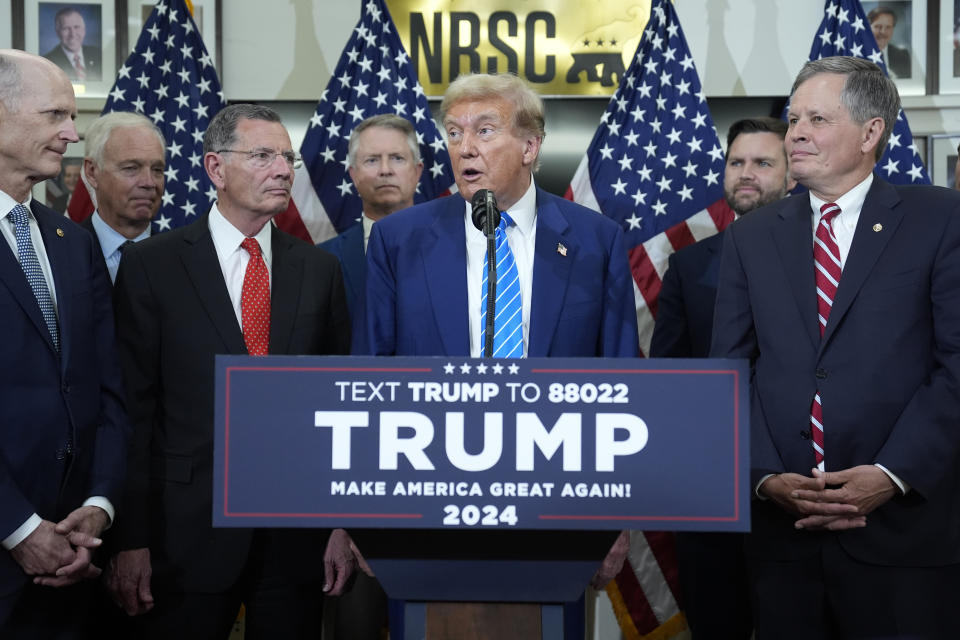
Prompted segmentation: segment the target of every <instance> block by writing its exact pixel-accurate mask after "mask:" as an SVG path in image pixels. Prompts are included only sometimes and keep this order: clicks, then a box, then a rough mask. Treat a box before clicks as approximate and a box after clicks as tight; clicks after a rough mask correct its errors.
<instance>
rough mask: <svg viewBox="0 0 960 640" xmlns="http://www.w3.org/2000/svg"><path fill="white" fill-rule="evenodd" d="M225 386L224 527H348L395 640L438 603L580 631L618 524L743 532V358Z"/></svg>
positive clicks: (381, 368)
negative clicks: (579, 610)
mask: <svg viewBox="0 0 960 640" xmlns="http://www.w3.org/2000/svg"><path fill="white" fill-rule="evenodd" d="M216 372H217V391H216V393H217V397H216V399H215V401H216V425H215V451H214V507H213V509H214V513H213V522H214V526H227V527H321V528H334V527H342V528H345V529H347V530H348V531H350V534H351V536H352V537H353V538H354V540H355V541H356V543H357V546H358V547H359V548H360V549H361V551H362V552H363V553H364V555H365V557H366V558H367V559H368V561H369V562H370V564H371V566H372V568H373V570H374V572H375V573H376V575H377V578H378V579H379V580H380V582H381V584H382V585H383V587H384V589H385V590H386V592H387V594H388V596H389V597H390V598H391V599H394V600H401V601H404V602H405V603H406V604H405V606H404V610H403V616H402V617H403V620H402V629H400V628H397V629H394V628H393V622H394V621H393V620H392V622H391V627H392V631H393V632H394V635H393V636H392V637H393V638H394V640H396V638H398V637H400V633H401V632H402V633H403V637H406V638H423V637H428V638H429V636H425V634H426V631H427V629H426V609H425V607H424V605H423V604H422V603H426V602H488V603H489V602H498V603H503V602H516V603H537V604H540V605H541V616H540V622H541V624H540V628H541V637H544V638H563V637H569V635H567V636H565V635H564V632H563V628H564V613H563V603H570V602H575V601H577V600H578V599H579V598H580V597H581V595H582V593H583V592H584V589H585V587H586V586H587V584H588V583H589V580H590V578H591V577H592V576H593V574H594V572H595V571H596V570H597V568H598V567H599V566H600V563H601V561H602V560H603V558H604V557H605V556H606V554H607V552H608V550H609V549H610V547H611V545H612V544H613V542H614V540H615V539H616V537H617V535H618V532H619V531H620V530H623V529H646V530H657V529H659V530H674V531H694V530H701V531H747V530H748V529H749V486H748V485H749V472H748V469H749V460H748V451H749V447H748V442H749V438H748V413H749V412H748V410H747V409H748V407H749V402H748V381H749V376H748V369H747V364H746V362H745V361H739V360H676V361H672V360H640V359H637V360H632V359H522V360H516V361H494V362H493V363H492V364H491V361H490V360H472V359H469V358H467V359H462V358H460V359H450V358H424V357H420V358H372V357H332V356H331V357H324V356H270V357H266V358H262V357H261V358H251V357H247V356H217V363H216ZM264 478H271V482H264V481H263V479H264ZM392 613H394V612H392ZM397 617H398V616H396V615H392V618H394V619H395V618H397ZM398 626H400V625H398Z"/></svg>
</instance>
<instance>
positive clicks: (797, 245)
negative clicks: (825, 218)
mask: <svg viewBox="0 0 960 640" xmlns="http://www.w3.org/2000/svg"><path fill="white" fill-rule="evenodd" d="M809 198H810V197H809V195H807V194H806V193H803V194H801V195H798V196H794V197H792V198H790V199H788V200H787V202H786V204H785V205H784V207H783V210H781V212H780V218H781V224H780V225H778V226H777V227H776V228H775V229H774V231H773V240H774V242H775V243H776V245H777V250H778V251H779V253H780V260H781V262H782V264H783V269H784V271H785V272H786V274H787V282H788V285H789V288H790V291H791V292H792V293H793V298H794V302H795V303H796V305H797V312H798V313H799V314H800V321H801V323H802V324H803V326H804V328H805V329H806V331H807V336H808V337H809V338H810V342H811V343H812V344H813V347H814V349H816V348H817V347H818V346H819V345H820V329H819V327H818V326H817V290H816V289H817V287H816V278H815V277H814V271H813V269H814V267H813V218H812V217H811V216H812V213H811V210H810V199H809Z"/></svg>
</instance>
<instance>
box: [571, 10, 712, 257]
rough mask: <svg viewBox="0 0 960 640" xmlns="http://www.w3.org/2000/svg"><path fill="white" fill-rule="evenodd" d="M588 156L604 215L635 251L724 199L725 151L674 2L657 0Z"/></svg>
mask: <svg viewBox="0 0 960 640" xmlns="http://www.w3.org/2000/svg"><path fill="white" fill-rule="evenodd" d="M587 155H588V157H589V162H590V181H591V183H592V185H593V191H594V193H595V194H596V197H597V201H598V202H599V204H600V210H601V211H603V213H604V215H606V216H608V217H611V218H613V219H614V220H617V221H618V222H620V223H621V225H622V226H623V227H624V229H625V230H626V232H627V238H628V243H629V245H630V246H635V245H637V244H640V243H642V242H644V241H646V240H648V239H650V238H652V237H654V236H656V235H657V234H659V233H661V232H663V231H666V230H667V229H669V228H670V227H672V226H674V225H676V224H677V223H680V222H682V221H684V220H686V219H687V218H689V217H690V216H692V215H694V214H696V213H698V212H699V211H702V210H703V209H705V208H706V207H707V205H710V204H712V203H714V202H716V201H717V200H719V199H721V198H723V169H724V155H723V149H722V148H721V147H720V141H719V139H718V138H717V132H716V129H715V128H714V125H713V120H712V119H711V117H710V111H709V110H708V108H707V105H706V97H705V96H704V94H703V90H702V88H701V86H700V79H699V77H698V76H697V71H696V69H695V67H694V64H693V58H692V57H691V55H690V49H689V48H688V47H687V41H686V39H685V38H684V37H683V32H682V31H681V29H680V23H679V20H678V19H677V14H676V12H675V11H674V9H673V5H672V4H671V3H670V2H664V1H662V0H655V1H654V3H653V6H652V7H651V11H650V20H649V22H648V23H647V28H646V30H644V32H643V37H642V38H641V40H640V45H639V47H637V52H636V55H635V56H634V59H633V61H632V62H631V64H630V67H629V69H627V72H626V74H625V76H624V78H623V81H622V82H621V83H620V86H619V87H618V88H617V92H616V93H615V94H614V95H613V98H612V99H611V100H610V103H609V104H608V105H607V109H606V111H605V112H604V114H603V116H602V117H601V125H600V127H599V128H598V129H597V132H596V134H595V135H594V137H593V141H592V142H591V143H590V148H589V150H588V151H587Z"/></svg>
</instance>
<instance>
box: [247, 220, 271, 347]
mask: <svg viewBox="0 0 960 640" xmlns="http://www.w3.org/2000/svg"><path fill="white" fill-rule="evenodd" d="M240 246H241V247H243V248H244V249H245V250H246V252H247V253H249V254H250V261H249V262H247V270H246V272H245V273H244V274H243V292H242V294H241V296H240V312H241V316H242V319H243V341H244V342H245V343H246V344H247V353H249V354H250V355H252V356H265V355H267V348H268V346H269V344H270V274H269V273H267V265H266V264H265V263H264V262H263V257H262V256H261V255H260V245H259V244H258V243H257V240H256V239H255V238H245V239H244V240H243V242H242V243H241V244H240Z"/></svg>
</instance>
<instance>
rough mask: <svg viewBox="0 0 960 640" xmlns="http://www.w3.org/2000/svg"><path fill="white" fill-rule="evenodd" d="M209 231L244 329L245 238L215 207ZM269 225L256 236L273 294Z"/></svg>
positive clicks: (224, 278)
mask: <svg viewBox="0 0 960 640" xmlns="http://www.w3.org/2000/svg"><path fill="white" fill-rule="evenodd" d="M207 224H208V226H209V227H210V235H211V237H212V238H213V246H214V247H215V248H216V250H217V260H218V261H219V262H220V271H221V272H222V273H223V281H224V282H225V283H226V285H227V293H229V294H230V302H231V303H232V304H233V312H234V313H235V314H237V324H238V325H240V328H241V329H243V310H242V309H241V308H240V302H241V300H242V298H243V276H244V275H245V274H246V272H247V263H248V262H250V254H249V253H247V251H246V249H244V248H243V247H241V246H240V243H242V242H243V241H244V240H245V239H246V236H245V235H243V233H242V232H241V231H240V230H239V229H237V228H236V227H235V226H233V224H232V223H231V222H230V221H229V220H227V219H226V218H224V217H223V214H222V213H220V209H218V208H217V205H216V204H214V205H213V207H211V208H210V216H209V217H208V219H207ZM270 227H271V225H270V224H269V223H267V224H265V225H263V228H262V229H260V231H259V232H258V233H257V235H255V236H253V237H254V238H256V239H257V242H258V243H260V255H262V256H263V262H264V264H266V265H267V275H268V276H269V277H270V290H271V291H273V268H272V260H271V257H272V255H273V252H272V250H271V245H270V233H271V229H270Z"/></svg>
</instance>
